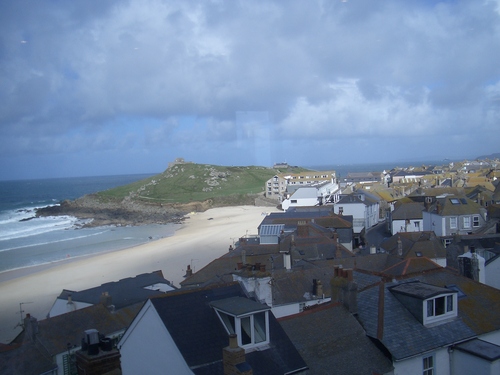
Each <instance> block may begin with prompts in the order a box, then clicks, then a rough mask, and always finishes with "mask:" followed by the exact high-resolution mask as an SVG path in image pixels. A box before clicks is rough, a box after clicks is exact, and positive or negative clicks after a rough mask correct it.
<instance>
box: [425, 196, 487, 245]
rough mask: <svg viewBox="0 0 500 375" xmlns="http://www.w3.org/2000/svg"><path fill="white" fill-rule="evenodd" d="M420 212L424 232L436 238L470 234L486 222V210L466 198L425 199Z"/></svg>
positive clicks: (438, 197)
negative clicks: (434, 235) (435, 235)
mask: <svg viewBox="0 0 500 375" xmlns="http://www.w3.org/2000/svg"><path fill="white" fill-rule="evenodd" d="M424 204H425V206H426V208H425V209H424V211H422V219H423V225H424V230H425V231H429V230H432V231H434V232H435V233H436V234H437V235H438V236H452V235H455V234H460V235H461V234H472V233H474V232H477V231H478V230H479V229H481V228H482V227H483V226H484V225H485V223H486V220H487V217H486V209H485V208H484V207H481V206H480V205H479V204H477V203H476V202H474V201H472V200H470V199H469V198H466V197H461V196H457V195H452V194H444V195H441V196H437V197H436V199H435V200H434V199H432V198H431V197H426V202H425V203H424Z"/></svg>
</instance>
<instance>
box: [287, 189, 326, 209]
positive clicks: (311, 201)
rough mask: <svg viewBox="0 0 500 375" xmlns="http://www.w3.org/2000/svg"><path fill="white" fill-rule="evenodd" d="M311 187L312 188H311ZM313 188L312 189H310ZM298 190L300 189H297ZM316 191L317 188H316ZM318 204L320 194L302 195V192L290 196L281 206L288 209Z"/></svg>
mask: <svg viewBox="0 0 500 375" xmlns="http://www.w3.org/2000/svg"><path fill="white" fill-rule="evenodd" d="M309 189H310V188H309ZM310 190H312V189H310ZM297 191H298V190H297ZM314 191H315V192H316V189H314ZM317 204H318V196H317V195H315V196H314V197H312V196H311V197H301V196H300V194H297V195H296V194H293V195H292V196H291V197H290V198H288V199H285V200H283V202H281V208H283V210H285V211H287V210H288V209H289V208H290V207H311V206H316V205H317Z"/></svg>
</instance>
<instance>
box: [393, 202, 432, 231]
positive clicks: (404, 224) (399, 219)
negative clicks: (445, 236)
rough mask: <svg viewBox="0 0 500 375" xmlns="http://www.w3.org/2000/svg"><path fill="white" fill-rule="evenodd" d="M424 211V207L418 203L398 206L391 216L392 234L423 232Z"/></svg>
mask: <svg viewBox="0 0 500 375" xmlns="http://www.w3.org/2000/svg"><path fill="white" fill-rule="evenodd" d="M423 209H424V205H423V204H422V203H418V202H411V203H403V204H400V205H398V206H397V207H396V208H395V209H394V211H392V212H391V214H390V220H391V230H392V234H396V233H398V232H421V231H422V230H423V227H424V219H423V215H422V211H423Z"/></svg>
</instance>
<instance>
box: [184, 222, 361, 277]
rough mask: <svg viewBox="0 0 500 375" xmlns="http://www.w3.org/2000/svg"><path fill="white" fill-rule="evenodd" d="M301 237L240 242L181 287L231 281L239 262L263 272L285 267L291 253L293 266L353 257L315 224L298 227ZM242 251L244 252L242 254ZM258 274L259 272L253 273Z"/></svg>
mask: <svg viewBox="0 0 500 375" xmlns="http://www.w3.org/2000/svg"><path fill="white" fill-rule="evenodd" d="M301 229H302V230H301V232H300V233H301V235H298V234H297V233H293V234H290V233H289V234H287V235H285V236H283V237H281V239H280V243H279V244H264V245H259V244H254V243H250V244H247V243H245V241H244V239H242V241H240V244H239V246H237V247H236V248H235V249H233V250H232V251H229V252H227V253H225V254H224V255H223V256H222V257H220V258H218V259H215V260H213V261H212V262H210V263H209V264H208V265H207V266H205V267H204V268H202V269H201V270H199V271H197V272H196V273H195V274H193V275H192V276H190V277H188V278H186V279H185V280H184V281H182V282H181V283H180V284H181V286H182V287H186V286H193V285H195V286H206V285H209V284H210V283H217V284H221V283H223V282H227V281H230V280H232V278H231V277H230V275H231V274H232V273H234V272H235V271H237V270H238V268H237V265H238V263H243V258H244V259H245V262H244V263H245V265H255V264H257V263H258V264H260V265H264V266H265V268H266V272H267V273H269V272H271V271H272V270H278V269H283V268H284V262H283V254H282V253H284V252H289V253H290V254H291V259H292V266H293V265H294V264H296V262H298V261H299V260H301V259H304V260H320V259H334V258H349V257H354V254H353V253H352V252H351V251H349V250H348V249H346V248H345V247H344V246H343V245H342V244H339V243H337V242H336V241H335V239H334V238H333V232H332V231H331V230H329V229H325V228H323V227H321V226H319V225H317V224H315V223H308V224H306V225H305V226H302V228H301ZM243 251H244V252H245V253H244V255H243ZM252 271H258V270H252Z"/></svg>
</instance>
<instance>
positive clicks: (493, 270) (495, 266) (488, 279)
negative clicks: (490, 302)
mask: <svg viewBox="0 0 500 375" xmlns="http://www.w3.org/2000/svg"><path fill="white" fill-rule="evenodd" d="M485 284H486V285H489V286H492V287H493V288H497V289H500V259H495V260H494V261H492V262H491V263H488V265H487V266H486V267H485Z"/></svg>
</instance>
